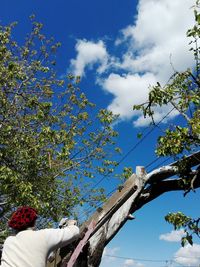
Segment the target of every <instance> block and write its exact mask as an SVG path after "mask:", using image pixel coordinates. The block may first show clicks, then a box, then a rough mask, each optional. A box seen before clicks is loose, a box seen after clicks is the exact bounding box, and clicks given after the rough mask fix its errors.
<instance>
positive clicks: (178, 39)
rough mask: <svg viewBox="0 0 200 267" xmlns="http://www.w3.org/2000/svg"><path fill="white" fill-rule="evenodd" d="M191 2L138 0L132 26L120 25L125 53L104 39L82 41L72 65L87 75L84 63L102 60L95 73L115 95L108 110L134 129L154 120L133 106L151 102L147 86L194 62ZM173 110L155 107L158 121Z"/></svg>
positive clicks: (161, 80) (119, 43) (192, 2)
mask: <svg viewBox="0 0 200 267" xmlns="http://www.w3.org/2000/svg"><path fill="white" fill-rule="evenodd" d="M193 5H194V0H184V4H183V0H173V1H169V0H139V1H138V7H137V16H135V17H134V22H133V24H132V25H128V26H127V27H126V28H124V29H122V30H121V36H120V38H118V39H117V40H115V45H118V51H122V52H121V53H122V55H121V56H120V55H114V56H110V55H109V54H108V52H107V48H106V44H105V43H104V42H103V41H98V42H97V43H94V42H90V41H87V40H79V41H78V43H77V45H76V50H77V53H78V54H77V57H76V59H72V60H71V67H72V69H73V70H74V72H75V74H78V75H84V71H85V68H86V67H94V66H95V67H96V63H98V65H97V66H98V68H97V72H98V73H99V74H101V75H99V76H98V77H97V81H98V83H99V84H101V86H102V88H103V89H104V90H105V91H107V92H109V93H110V94H112V95H113V100H112V102H111V103H110V105H109V106H108V109H109V110H112V111H113V112H114V113H115V114H116V113H117V114H120V115H121V120H126V119H129V120H131V119H132V120H134V121H133V124H134V126H136V127H138V126H145V125H147V124H148V123H149V121H150V120H149V119H147V120H144V119H143V117H142V116H141V113H140V112H138V111H133V110H132V106H133V105H135V104H141V103H144V102H145V101H146V100H147V97H148V91H149V85H154V84H155V83H156V81H159V82H160V83H161V84H165V83H166V82H167V81H168V79H169V78H170V75H172V73H173V72H174V70H178V71H183V70H186V69H187V68H189V67H192V66H193V55H192V53H191V52H189V46H188V43H189V39H188V38H187V37H186V32H187V30H188V29H189V28H190V27H192V25H193V24H194V16H193V9H192V8H191V7H192V6H193ZM121 48H122V50H120V49H121ZM113 69H114V70H115V72H114V71H113ZM105 70H106V73H105ZM107 73H109V75H107ZM119 73H120V74H119ZM121 73H124V74H123V75H122V74H121ZM102 74H103V75H102ZM106 75H107V76H106ZM169 110H170V107H164V108H162V109H155V122H158V121H160V120H161V119H162V117H164V115H165V114H166V113H167V112H168V111H169ZM176 115H177V112H172V113H170V115H169V116H168V120H169V119H171V118H173V117H174V116H176Z"/></svg>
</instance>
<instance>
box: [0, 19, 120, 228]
mask: <svg viewBox="0 0 200 267" xmlns="http://www.w3.org/2000/svg"><path fill="white" fill-rule="evenodd" d="M31 24H32V31H31V32H30V34H29V35H28V36H27V37H26V39H25V41H24V44H23V45H19V44H18V43H17V42H16V41H15V40H13V30H14V28H15V27H16V23H13V24H11V25H9V26H0V162H1V164H0V196H1V197H0V207H1V214H0V216H1V225H0V228H1V230H2V233H3V230H4V229H5V225H6V220H7V216H9V211H12V210H13V209H15V208H16V207H17V206H20V205H24V204H26V205H31V206H33V207H35V208H36V209H38V211H39V212H40V214H41V216H42V217H41V223H42V224H44V222H46V219H47V218H48V219H49V220H50V221H57V220H58V219H59V217H60V216H62V215H65V216H66V215H70V214H72V213H73V212H74V211H75V209H74V208H75V207H76V206H77V205H83V204H84V203H85V202H88V203H89V204H91V205H95V202H96V201H98V200H103V199H104V198H105V196H104V191H103V190H102V189H95V188H94V189H93V190H91V192H90V194H89V192H88V185H89V183H90V182H91V179H93V178H95V177H96V176H98V175H99V174H101V175H102V174H106V175H107V174H109V173H112V172H113V168H114V166H116V165H117V163H116V162H115V161H112V160H108V158H109V157H110V156H111V155H112V152H118V151H119V149H118V148H116V147H115V141H114V140H115V138H116V137H117V135H118V134H117V132H116V131H114V130H113V128H112V123H113V122H114V120H115V119H116V116H114V115H113V114H112V113H111V112H109V111H106V110H99V111H98V112H97V111H95V109H94V107H95V105H94V104H92V103H91V102H90V101H89V100H88V99H87V97H86V95H85V94H84V92H83V91H81V89H80V88H79V83H80V77H74V76H72V75H68V76H67V77H66V78H64V79H61V78H60V79H59V78H57V77H58V75H57V73H56V60H55V58H56V51H57V48H58V47H59V46H60V43H56V42H55V41H54V40H53V39H52V38H51V39H48V38H47V37H46V36H45V35H43V34H42V24H41V23H38V22H36V21H35V19H34V16H32V17H31ZM84 196H85V197H84ZM2 208H3V209H2Z"/></svg>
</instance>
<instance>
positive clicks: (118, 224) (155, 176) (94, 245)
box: [49, 152, 200, 267]
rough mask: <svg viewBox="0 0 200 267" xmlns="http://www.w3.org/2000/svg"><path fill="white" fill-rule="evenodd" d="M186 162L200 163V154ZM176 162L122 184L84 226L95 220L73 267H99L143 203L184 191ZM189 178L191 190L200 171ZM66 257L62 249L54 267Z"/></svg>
mask: <svg viewBox="0 0 200 267" xmlns="http://www.w3.org/2000/svg"><path fill="white" fill-rule="evenodd" d="M185 160H187V161H188V162H187V166H189V167H190V168H192V167H194V166H196V165H197V164H199V162H200V152H197V153H195V154H193V155H191V156H188V157H187V158H186V159H184V161H185ZM179 163H180V161H178V162H174V163H172V164H170V165H169V166H165V167H161V168H159V169H157V170H154V171H153V172H151V173H149V174H144V175H141V176H138V175H136V174H133V175H132V176H131V177H130V178H129V179H128V180H127V181H126V182H125V184H124V186H123V189H122V190H121V191H117V192H115V193H114V194H113V196H111V198H110V199H109V200H108V201H107V202H106V203H105V205H104V206H103V207H102V208H101V209H100V210H98V211H96V212H95V213H94V214H93V215H92V216H91V218H90V219H89V220H88V221H87V222H86V223H85V225H88V223H89V222H90V221H91V220H94V221H95V222H96V223H97V226H96V229H95V231H94V232H93V234H92V235H91V237H90V239H89V242H88V243H87V245H86V246H85V247H84V249H83V252H82V253H81V255H80V256H79V257H78V259H77V261H76V263H75V265H74V267H98V266H99V264H100V262H101V257H102V253H103V250H104V247H105V246H106V245H107V244H108V243H109V242H110V241H111V240H112V239H113V237H114V236H115V235H116V234H117V233H118V231H119V230H120V229H121V228H122V227H123V225H124V224H125V223H126V222H127V220H128V219H129V218H130V216H129V214H130V213H133V212H135V211H136V210H138V209H140V208H141V207H142V206H144V205H145V204H146V203H148V202H150V201H152V200H154V199H156V198H157V197H159V196H160V195H162V194H164V193H166V192H170V191H177V190H182V191H183V190H185V189H187V188H186V187H185V185H184V183H183V179H182V178H180V177H178V176H177V175H178V168H177V165H178V164H179ZM175 175H176V176H175ZM189 175H190V177H191V178H192V177H194V176H196V178H195V180H194V183H193V187H194V188H199V187H200V170H199V169H198V168H197V169H196V170H193V171H190V173H189ZM85 225H84V226H85ZM84 226H83V228H84ZM68 252H69V251H68ZM66 254H67V253H66V251H65V249H64V252H63V253H62V257H61V258H60V260H58V262H60V263H59V264H60V265H59V264H58V265H57V267H58V266H62V267H65V265H64V262H65V261H64V259H63V257H65V256H66ZM68 256H69V253H68ZM62 263H63V265H62ZM49 266H53V265H49Z"/></svg>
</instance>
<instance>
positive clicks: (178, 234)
mask: <svg viewBox="0 0 200 267" xmlns="http://www.w3.org/2000/svg"><path fill="white" fill-rule="evenodd" d="M183 236H185V232H184V230H183V229H180V230H177V231H174V230H173V231H171V232H170V233H166V234H162V235H160V236H159V239H160V240H165V241H169V242H180V241H181V238H182V237H183Z"/></svg>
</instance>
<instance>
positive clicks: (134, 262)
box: [122, 259, 144, 267]
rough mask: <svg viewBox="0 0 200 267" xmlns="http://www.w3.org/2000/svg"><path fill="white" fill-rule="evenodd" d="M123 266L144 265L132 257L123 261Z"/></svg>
mask: <svg viewBox="0 0 200 267" xmlns="http://www.w3.org/2000/svg"><path fill="white" fill-rule="evenodd" d="M122 266H123V267H144V265H143V264H142V263H140V262H136V261H134V260H133V259H127V260H125V261H124V263H123V265H122Z"/></svg>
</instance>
